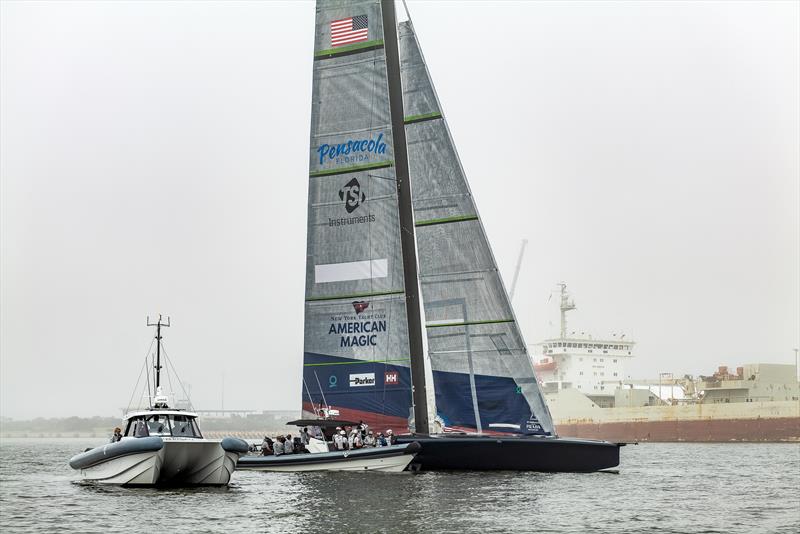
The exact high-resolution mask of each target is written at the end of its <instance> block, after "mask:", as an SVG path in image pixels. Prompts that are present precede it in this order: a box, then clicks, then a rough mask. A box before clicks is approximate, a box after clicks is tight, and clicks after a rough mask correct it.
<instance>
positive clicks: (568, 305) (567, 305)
mask: <svg viewBox="0 0 800 534" xmlns="http://www.w3.org/2000/svg"><path fill="white" fill-rule="evenodd" d="M558 285H559V286H561V339H565V338H566V337H567V312H568V311H571V310H574V309H575V301H574V300H569V293H567V284H565V283H564V282H561V283H560V284H558Z"/></svg>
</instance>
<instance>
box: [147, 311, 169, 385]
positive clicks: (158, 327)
mask: <svg viewBox="0 0 800 534" xmlns="http://www.w3.org/2000/svg"><path fill="white" fill-rule="evenodd" d="M147 326H155V327H156V364H155V365H154V366H153V367H154V368H155V370H156V394H158V388H159V387H160V386H161V327H162V326H166V327H169V317H167V322H166V323H163V322H161V314H160V313H159V314H158V321H157V322H155V323H151V322H150V317H149V316H148V317H147Z"/></svg>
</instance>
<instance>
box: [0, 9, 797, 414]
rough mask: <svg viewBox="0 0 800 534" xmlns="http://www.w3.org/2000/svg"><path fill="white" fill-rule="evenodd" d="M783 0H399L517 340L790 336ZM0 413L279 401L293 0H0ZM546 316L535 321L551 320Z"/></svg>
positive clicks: (303, 128) (719, 351)
mask: <svg viewBox="0 0 800 534" xmlns="http://www.w3.org/2000/svg"><path fill="white" fill-rule="evenodd" d="M798 5H799V4H798V3H797V2H776V3H764V2H757V3H747V2H732V3H724V2H709V3H691V2H683V3H675V2H669V3H663V4H662V3H655V2H630V3H622V2H614V3H601V2H589V3H562V2H557V3H523V2H509V3H479V2H409V9H410V10H411V15H412V18H413V20H414V25H415V27H416V29H417V32H418V35H419V39H420V42H421V44H422V47H423V50H424V53H425V56H426V59H427V60H428V63H429V67H430V70H431V74H432V76H433V79H434V83H435V84H436V87H437V90H438V92H439V97H440V98H441V100H442V106H443V108H444V112H445V115H446V116H447V118H448V121H449V124H450V127H451V130H452V133H453V137H454V139H455V141H456V144H457V147H458V150H459V152H460V155H461V159H462V161H463V164H464V167H465V169H466V172H467V176H468V178H469V180H470V185H471V187H472V190H473V193H474V194H475V198H476V202H477V205H478V208H479V209H480V212H481V217H482V219H483V222H484V225H485V227H486V230H487V232H488V234H489V238H490V241H491V243H492V245H493V247H494V252H495V255H496V257H497V260H498V262H499V264H500V269H501V271H502V273H503V275H504V277H505V279H506V282H507V283H508V284H510V280H511V277H512V274H513V269H514V264H515V262H516V257H517V254H518V251H519V246H520V241H521V240H522V239H523V238H525V239H528V240H529V245H528V249H527V253H526V256H525V259H524V263H523V268H522V272H521V275H520V281H519V284H518V288H517V293H516V296H515V299H514V304H515V309H516V312H517V318H518V319H519V321H520V323H521V325H522V328H523V332H524V334H525V336H526V341H527V342H528V343H534V342H536V341H538V340H540V339H542V338H544V337H547V336H549V335H551V334H554V333H555V331H556V329H555V327H557V324H558V312H557V309H556V307H555V306H554V305H555V303H556V299H555V298H554V299H553V300H552V301H551V302H550V303H548V302H547V300H548V296H549V295H550V293H551V291H553V290H555V284H556V283H557V282H559V281H561V280H563V281H566V282H567V284H568V286H569V289H570V290H571V291H572V293H573V295H574V297H575V299H576V302H577V304H578V310H577V311H575V312H572V314H571V324H570V330H573V329H577V330H582V331H587V332H592V333H594V334H595V335H596V336H599V335H605V334H610V333H611V332H616V333H620V332H627V333H628V335H629V337H630V336H632V337H633V338H634V339H635V340H636V341H637V342H638V346H637V357H636V359H635V360H634V363H633V365H632V368H631V369H630V374H632V375H633V376H634V377H651V376H655V374H656V373H658V372H659V371H672V372H675V373H681V374H682V373H692V374H699V373H710V372H711V371H712V370H713V369H714V368H715V367H716V366H717V365H720V364H728V365H731V366H736V365H740V364H742V363H749V362H784V363H793V361H794V353H793V351H792V349H793V348H794V347H797V346H798V345H800V339H798V338H799V337H800V333H799V332H798V331H799V330H800V326H799V325H800V220H799V219H798V206H799V205H800V185H799V184H800V149H798V147H799V146H800V67H799V65H800V22H799V21H800V8H798ZM0 24H2V27H0V39H1V41H0V46H1V49H2V50H1V55H0V62H1V66H0V68H1V70H0V74H1V76H2V79H1V80H0V151H1V152H0V173H1V175H2V183H1V185H0V187H1V188H0V201H1V204H0V208H1V209H2V214H1V217H2V218H1V219H0V224H1V226H0V231H1V233H0V238H1V240H0V246H1V248H0V252H1V253H2V263H1V265H0V267H1V269H2V270H1V271H0V284H2V286H1V287H0V289H1V290H2V299H1V300H2V303H1V304H2V307H1V308H0V322H1V324H0V357H1V359H0V380H1V382H0V390H1V391H0V414H2V415H3V416H10V417H14V418H28V417H35V416H66V415H71V414H77V415H93V414H98V415H118V414H119V409H120V408H123V407H125V406H126V404H127V402H128V399H129V397H130V395H131V391H132V390H133V386H134V383H135V381H136V376H137V373H138V371H139V369H140V368H141V365H142V361H143V358H144V357H145V354H146V351H147V347H148V346H149V344H150V338H151V334H152V332H151V330H150V329H148V328H146V327H145V316H146V315H147V314H151V315H152V314H154V313H158V312H162V313H165V314H169V315H170V316H171V317H172V321H173V323H172V324H173V326H172V328H170V329H169V330H167V331H166V332H165V336H166V337H165V345H166V348H167V351H168V352H169V354H170V355H171V357H172V358H173V361H174V363H175V364H176V366H177V368H178V371H179V373H180V375H181V378H183V379H184V380H185V381H186V382H189V383H190V384H191V385H192V393H193V395H192V396H193V400H194V403H195V406H196V407H198V408H206V409H207V408H218V407H220V405H221V404H222V402H223V383H224V406H225V408H240V409H244V408H249V409H299V404H300V377H301V365H302V349H303V298H304V276H305V271H304V266H305V233H306V194H307V182H306V180H307V179H308V155H307V154H308V139H309V124H310V109H311V73H312V53H313V25H314V4H313V3H312V2H291V3H277V2H275V3H272V2H254V3H241V4H232V3H224V4H223V3H213V2H202V3H201V2H197V3H191V2H174V3H166V2H136V3H123V2H89V3H72V2H66V1H59V2H52V3H47V2H36V3H33V2H8V1H4V2H2V12H1V13H0ZM550 323H552V326H551V325H550Z"/></svg>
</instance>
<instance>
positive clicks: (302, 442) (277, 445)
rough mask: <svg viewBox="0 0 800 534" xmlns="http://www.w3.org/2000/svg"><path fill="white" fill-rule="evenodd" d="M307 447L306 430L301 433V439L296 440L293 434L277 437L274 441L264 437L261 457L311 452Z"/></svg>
mask: <svg viewBox="0 0 800 534" xmlns="http://www.w3.org/2000/svg"><path fill="white" fill-rule="evenodd" d="M306 445H308V430H307V429H305V428H304V429H303V431H301V432H300V437H295V438H293V437H292V435H291V434H286V435H285V436H277V437H276V438H275V439H274V440H273V439H271V438H269V437H268V436H264V441H262V442H261V455H262V456H272V455H275V456H281V455H282V454H295V453H304V452H309V450H308V449H307V448H306Z"/></svg>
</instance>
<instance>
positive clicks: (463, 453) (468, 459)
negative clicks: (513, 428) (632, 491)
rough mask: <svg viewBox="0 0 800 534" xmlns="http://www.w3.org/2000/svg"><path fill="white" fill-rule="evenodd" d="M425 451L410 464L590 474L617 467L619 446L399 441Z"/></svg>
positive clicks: (517, 439) (521, 439)
mask: <svg viewBox="0 0 800 534" xmlns="http://www.w3.org/2000/svg"><path fill="white" fill-rule="evenodd" d="M411 441H416V442H418V443H419V444H420V445H421V447H422V449H421V451H420V452H419V454H417V456H416V458H414V462H413V463H412V466H411V467H412V468H414V469H421V470H423V471H435V470H468V471H499V470H511V471H544V472H591V471H600V470H603V469H612V468H614V467H617V466H618V465H619V447H620V446H621V444H618V443H609V442H607V441H595V440H584V439H573V438H549V437H548V438H541V437H528V436H514V435H509V436H505V435H503V436H477V435H456V434H430V435H428V434H407V435H402V436H398V439H397V442H398V443H409V442H411Z"/></svg>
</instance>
